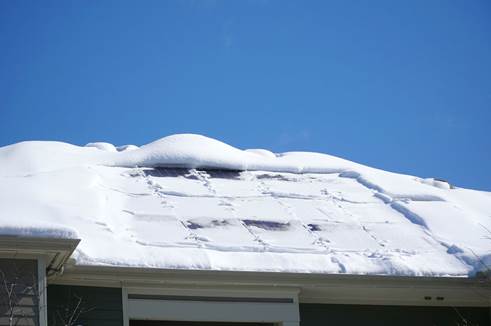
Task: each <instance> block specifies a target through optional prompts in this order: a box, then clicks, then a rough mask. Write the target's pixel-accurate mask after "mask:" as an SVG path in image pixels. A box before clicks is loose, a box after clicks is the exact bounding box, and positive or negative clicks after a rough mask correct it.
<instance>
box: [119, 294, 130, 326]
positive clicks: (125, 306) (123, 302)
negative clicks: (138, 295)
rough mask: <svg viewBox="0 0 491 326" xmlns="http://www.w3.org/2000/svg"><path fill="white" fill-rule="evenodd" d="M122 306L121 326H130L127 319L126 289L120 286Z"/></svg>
mask: <svg viewBox="0 0 491 326" xmlns="http://www.w3.org/2000/svg"><path fill="white" fill-rule="evenodd" d="M121 294H122V305H123V326H130V318H129V317H128V289H127V288H126V287H125V286H124V284H123V286H122V289H121Z"/></svg>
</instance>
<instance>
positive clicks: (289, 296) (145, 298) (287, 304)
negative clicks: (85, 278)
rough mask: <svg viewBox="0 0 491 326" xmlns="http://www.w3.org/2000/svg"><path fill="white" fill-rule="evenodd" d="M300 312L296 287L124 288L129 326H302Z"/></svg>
mask: <svg viewBox="0 0 491 326" xmlns="http://www.w3.org/2000/svg"><path fill="white" fill-rule="evenodd" d="M205 298H206V299H205ZM299 314H300V313H299V306H298V290H297V289H292V288H289V289H288V288H272V287H266V288H264V287H263V288H258V289H242V290H240V289H238V288H235V289H232V288H216V287H214V288H196V287H195V288H191V287H181V288H178V287H172V288H165V287H161V288H155V287H151V288H150V287H124V288H123V317H124V325H125V326H129V321H130V319H134V320H138V319H145V320H176V321H201V322H206V321H215V322H264V323H275V324H278V325H288V326H298V325H299V320H300V317H299Z"/></svg>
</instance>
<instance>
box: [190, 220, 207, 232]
mask: <svg viewBox="0 0 491 326" xmlns="http://www.w3.org/2000/svg"><path fill="white" fill-rule="evenodd" d="M186 226H187V227H188V228H190V229H191V230H197V229H203V228H204V226H203V225H201V224H198V223H194V222H190V221H187V222H186Z"/></svg>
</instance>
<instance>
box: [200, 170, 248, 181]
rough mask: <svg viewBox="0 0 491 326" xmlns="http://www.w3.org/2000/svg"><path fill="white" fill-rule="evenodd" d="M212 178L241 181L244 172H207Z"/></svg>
mask: <svg viewBox="0 0 491 326" xmlns="http://www.w3.org/2000/svg"><path fill="white" fill-rule="evenodd" d="M206 173H208V175H209V176H210V178H214V179H230V180H240V179H241V173H242V171H238V170H237V171H234V170H206Z"/></svg>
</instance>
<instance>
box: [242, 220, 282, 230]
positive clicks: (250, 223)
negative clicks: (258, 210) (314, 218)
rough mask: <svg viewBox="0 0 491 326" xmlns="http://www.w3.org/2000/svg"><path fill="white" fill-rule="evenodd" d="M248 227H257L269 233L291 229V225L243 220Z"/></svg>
mask: <svg viewBox="0 0 491 326" xmlns="http://www.w3.org/2000/svg"><path fill="white" fill-rule="evenodd" d="M242 222H244V224H245V225H247V226H255V227H257V228H260V229H263V230H268V231H286V230H288V228H289V227H290V223H281V222H273V221H262V220H242Z"/></svg>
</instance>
